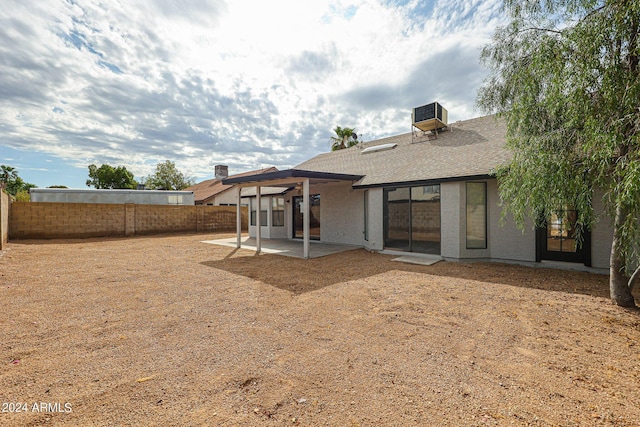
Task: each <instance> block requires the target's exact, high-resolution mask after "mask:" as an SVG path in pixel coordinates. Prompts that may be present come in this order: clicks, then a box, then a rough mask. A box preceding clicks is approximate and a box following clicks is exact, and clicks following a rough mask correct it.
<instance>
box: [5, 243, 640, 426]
mask: <svg viewBox="0 0 640 427" xmlns="http://www.w3.org/2000/svg"><path fill="white" fill-rule="evenodd" d="M232 236H233V235H232V234H226V235H225V234H184V235H175V234H174V235H159V236H138V237H131V238H100V239H91V238H90V239H65V240H17V241H10V242H9V243H8V245H7V248H6V250H5V251H3V252H1V253H0V272H1V274H0V300H2V302H3V309H2V310H1V311H0V324H2V328H0V360H1V361H2V364H3V368H2V371H1V372H0V401H2V402H13V403H26V404H28V406H27V407H26V408H27V410H26V411H21V412H16V411H13V412H11V411H5V412H0V425H44V424H46V425H96V426H107V425H122V426H134V425H150V426H152V425H158V426H160V425H163V426H164V425H191V426H198V425H201V426H209V425H234V426H235V425H246V426H256V425H304V426H316V425H329V426H344V425H361V426H365V425H403V426H405V425H420V426H422V425H439V426H460V425H469V426H477V425H616V426H636V425H638V424H640V388H639V387H638V384H639V382H640V358H638V346H639V345H640V316H639V313H638V312H637V311H627V310H623V309H620V308H618V307H615V306H613V305H612V304H611V303H610V302H609V299H608V289H607V278H606V277H605V276H601V275H594V274H588V273H580V272H569V271H561V270H549V269H542V268H539V269H533V268H526V267H518V266H513V265H504V264H482V263H473V264H471V263H469V264H464V263H447V262H440V263H437V264H434V265H431V266H417V265H408V264H402V263H398V262H391V258H392V257H390V256H386V255H381V254H372V253H369V252H367V251H365V250H362V249H359V250H352V251H348V252H342V253H338V254H335V255H330V256H327V257H323V258H317V259H310V260H302V259H297V258H291V257H282V256H278V255H269V254H263V255H256V254H255V253H254V252H253V251H247V250H242V249H235V248H229V247H223V246H217V245H209V244H204V243H201V241H203V240H212V239H220V238H224V237H232ZM42 403H44V404H45V406H44V408H45V409H49V410H45V411H34V409H33V408H34V406H33V405H34V404H38V405H40V404H42ZM15 407H16V406H15V405H14V406H12V407H11V408H14V409H15ZM41 407H42V406H36V408H41ZM7 409H9V406H7ZM67 409H68V410H67Z"/></svg>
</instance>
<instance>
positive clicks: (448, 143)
mask: <svg viewBox="0 0 640 427" xmlns="http://www.w3.org/2000/svg"><path fill="white" fill-rule="evenodd" d="M394 144H395V145H394ZM371 147H378V149H376V148H373V149H372V148H371ZM510 159H511V152H510V151H509V150H508V149H507V147H506V126H505V123H504V121H503V120H501V119H498V118H497V117H496V116H495V115H492V116H485V117H479V118H476V119H471V120H465V121H460V122H456V123H452V124H450V125H449V130H447V131H441V132H439V133H438V136H437V139H427V138H426V137H422V138H420V139H415V141H414V138H413V136H412V133H406V134H402V135H397V136H392V137H389V138H384V139H379V140H376V141H370V142H367V143H364V144H362V145H358V146H354V147H351V148H347V149H343V150H338V151H333V152H330V153H324V154H320V155H318V156H316V157H313V158H312V159H310V160H307V161H306V162H304V163H301V164H299V165H298V166H296V167H295V169H298V170H306V171H318V172H331V173H338V174H354V175H361V176H363V178H362V179H361V180H360V181H358V182H356V183H355V184H354V187H369V186H379V185H385V184H386V185H388V184H395V183H398V184H400V183H408V182H421V181H422V182H424V181H430V180H433V181H437V180H447V179H456V178H457V179H463V178H467V177H481V176H487V175H490V174H491V173H492V172H493V171H494V170H495V169H496V168H497V167H498V166H501V165H504V164H505V163H507V162H508V161H509V160H510Z"/></svg>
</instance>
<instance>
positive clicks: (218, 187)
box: [185, 167, 278, 204]
mask: <svg viewBox="0 0 640 427" xmlns="http://www.w3.org/2000/svg"><path fill="white" fill-rule="evenodd" d="M277 170H278V169H277V168H275V167H270V168H265V169H258V170H254V171H249V172H243V173H238V174H235V175H230V176H229V178H236V177H241V176H247V175H258V174H261V173H267V172H276V171H277ZM231 187H233V186H232V185H225V184H223V183H222V180H220V179H215V178H214V179H208V180H206V181H202V182H200V183H198V184H195V185H192V186H191V187H187V188H185V191H193V196H194V199H195V202H196V204H200V203H205V202H206V201H208V200H209V199H211V198H213V197H215V196H216V195H218V194H220V193H222V192H223V191H226V190H228V189H229V188H231Z"/></svg>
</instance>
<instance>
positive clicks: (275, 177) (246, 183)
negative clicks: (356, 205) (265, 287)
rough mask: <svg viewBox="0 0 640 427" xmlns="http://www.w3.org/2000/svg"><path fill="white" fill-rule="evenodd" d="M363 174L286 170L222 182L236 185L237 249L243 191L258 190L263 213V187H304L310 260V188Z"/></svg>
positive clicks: (306, 252) (306, 248)
mask: <svg viewBox="0 0 640 427" xmlns="http://www.w3.org/2000/svg"><path fill="white" fill-rule="evenodd" d="M362 177H363V176H362V175H350V174H342V173H329V172H315V171H308V170H302V169H286V170H282V171H276V172H267V173H261V174H256V175H247V176H239V177H236V178H227V179H224V180H222V183H223V184H225V185H229V184H231V185H235V186H236V199H237V204H236V206H237V212H236V230H237V240H236V241H237V243H236V247H237V248H240V247H241V216H240V198H241V194H240V193H241V191H242V188H245V187H255V188H256V199H257V204H258V206H257V210H258V212H260V211H261V206H260V204H261V200H260V199H261V197H260V189H261V188H262V187H291V186H296V185H302V216H303V254H304V258H305V259H307V258H309V241H310V239H309V185H310V184H321V183H328V182H339V181H351V182H356V181H358V180H360V179H362ZM260 227H261V224H260V215H256V252H260V249H261V246H260Z"/></svg>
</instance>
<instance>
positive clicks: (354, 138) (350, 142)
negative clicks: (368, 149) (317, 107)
mask: <svg viewBox="0 0 640 427" xmlns="http://www.w3.org/2000/svg"><path fill="white" fill-rule="evenodd" d="M333 131H334V132H335V133H336V136H332V137H331V151H336V150H342V149H345V148H348V147H353V146H354V145H356V144H357V143H358V135H356V130H355V129H354V128H341V127H340V126H337V127H336V128H335V129H334V130H333Z"/></svg>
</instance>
